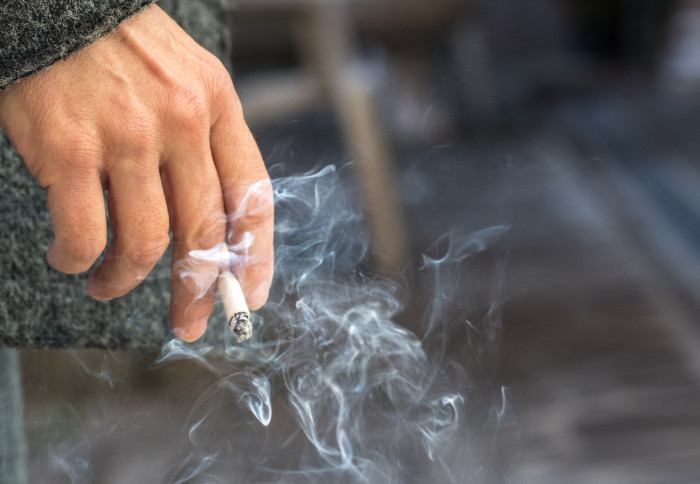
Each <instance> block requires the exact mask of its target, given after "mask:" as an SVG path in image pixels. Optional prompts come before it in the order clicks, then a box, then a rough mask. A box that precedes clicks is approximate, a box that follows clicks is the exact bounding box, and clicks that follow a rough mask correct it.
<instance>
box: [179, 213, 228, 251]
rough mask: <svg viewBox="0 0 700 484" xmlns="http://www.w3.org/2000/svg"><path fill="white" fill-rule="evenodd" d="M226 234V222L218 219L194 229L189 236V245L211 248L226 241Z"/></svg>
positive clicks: (198, 247)
mask: <svg viewBox="0 0 700 484" xmlns="http://www.w3.org/2000/svg"><path fill="white" fill-rule="evenodd" d="M225 234H226V224H225V222H224V221H223V220H219V219H217V220H216V221H212V222H211V223H207V224H204V225H202V226H201V227H199V228H198V229H197V230H196V231H194V232H193V233H192V234H191V236H190V238H189V243H188V246H189V247H190V248H193V249H210V248H212V247H215V246H217V245H218V244H221V243H222V242H223V241H224V236H225Z"/></svg>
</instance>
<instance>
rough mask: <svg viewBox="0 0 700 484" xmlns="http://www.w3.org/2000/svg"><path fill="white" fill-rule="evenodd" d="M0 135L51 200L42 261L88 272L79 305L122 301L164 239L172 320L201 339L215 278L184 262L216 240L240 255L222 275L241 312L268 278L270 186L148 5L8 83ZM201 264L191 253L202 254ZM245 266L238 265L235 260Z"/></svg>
mask: <svg viewBox="0 0 700 484" xmlns="http://www.w3.org/2000/svg"><path fill="white" fill-rule="evenodd" d="M0 126H2V128H3V130H4V131H5V133H6V134H7V136H8V138H9V139H10V141H11V142H12V144H13V145H14V147H15V148H16V149H17V151H18V153H19V154H20V155H21V156H22V157H23V158H24V160H25V163H26V165H27V168H28V169H29V171H30V172H31V174H32V175H33V176H34V177H35V178H36V180H37V181H38V182H39V184H40V185H41V186H43V187H45V188H47V189H48V202H49V212H50V214H51V222H52V224H53V228H54V235H55V239H54V241H53V244H52V245H51V247H50V248H49V250H48V253H47V260H48V262H49V264H50V265H51V266H52V267H54V268H55V269H57V270H59V271H61V272H65V273H71V274H73V273H79V272H83V271H86V270H88V269H89V268H90V267H91V266H92V265H93V263H94V262H95V260H96V259H97V258H98V257H99V256H100V254H101V253H102V251H103V250H104V247H105V245H106V240H107V229H106V222H105V211H104V201H103V200H104V199H103V190H108V208H109V214H110V221H111V224H112V229H113V233H114V242H113V243H112V244H111V246H110V247H109V249H108V250H107V252H106V254H105V257H104V259H103V261H102V262H101V263H100V264H99V265H96V266H95V267H93V268H92V271H91V273H90V276H89V278H88V283H87V290H88V292H89V294H90V295H91V296H92V297H94V298H96V299H99V300H108V299H112V298H116V297H119V296H122V295H124V294H126V293H127V292H129V291H130V290H131V289H133V288H134V287H135V286H136V285H138V284H139V282H140V281H141V280H143V279H144V278H145V277H146V275H147V274H148V273H149V272H150V271H151V269H152V268H153V266H154V265H155V264H156V262H157V261H158V260H159V259H160V257H161V256H162V255H163V252H164V251H165V250H166V248H167V247H168V244H169V242H170V237H169V234H168V231H169V230H170V231H171V232H172V234H173V258H172V268H171V270H172V294H171V300H170V320H171V325H172V327H173V329H174V331H175V334H176V335H177V336H178V337H180V338H182V339H184V340H187V341H193V340H196V339H197V338H199V337H200V336H201V335H202V334H203V333H204V330H205V329H206V323H207V318H208V316H209V314H210V313H211V311H212V308H213V305H214V301H215V298H216V294H215V287H216V284H215V282H216V278H217V276H218V273H219V267H218V265H217V264H216V263H214V262H208V261H202V260H201V259H196V258H193V257H192V256H190V253H191V251H201V250H208V249H215V248H216V247H218V246H220V245H221V243H223V242H224V240H226V241H227V242H228V243H229V244H231V245H233V246H234V251H236V249H237V248H238V249H240V251H243V252H246V253H245V254H240V253H239V255H244V256H245V257H242V258H240V259H239V263H235V264H234V266H233V267H232V270H233V271H234V273H236V275H237V276H238V277H239V279H240V281H241V284H242V287H243V289H244V292H245V295H246V298H247V301H248V304H249V305H250V307H251V308H252V309H256V308H258V307H260V306H262V304H264V302H265V300H266V299H267V293H268V290H269V287H270V282H271V279H272V262H273V261H272V258H273V253H272V230H273V202H272V188H271V184H270V180H269V177H268V175H267V172H266V170H265V166H264V164H263V161H262V158H261V156H260V152H259V151H258V148H257V146H256V144H255V141H254V140H253V137H252V135H251V133H250V131H249V130H248V128H247V126H246V124H245V121H244V119H243V114H242V111H241V106H240V104H239V101H238V97H237V96H236V93H235V90H234V88H233V84H232V82H231V79H230V77H229V75H228V73H227V72H226V70H225V68H224V67H223V66H222V64H221V63H220V62H219V61H218V60H217V59H216V58H215V57H214V56H213V55H212V54H210V53H209V52H207V51H206V50H205V49H203V48H202V47H201V46H199V45H198V44H197V43H196V42H195V41H194V40H192V39H191V38H190V37H189V36H188V35H187V34H186V33H185V32H184V31H183V30H182V29H180V27H179V26H178V25H177V24H176V23H175V22H174V21H173V20H172V19H171V18H170V17H168V15H167V14H165V13H164V12H163V11H162V10H161V9H160V8H159V7H157V6H150V7H148V8H147V9H146V10H144V11H143V12H142V13H140V14H138V15H136V16H134V17H132V18H130V19H128V20H127V21H125V22H123V23H122V24H121V25H120V26H119V27H117V29H116V30H115V32H114V33H112V34H107V35H105V36H104V37H102V38H101V39H99V40H98V41H97V42H95V43H94V44H92V45H90V46H89V47H87V48H85V49H83V50H82V51H80V52H78V53H76V54H74V55H72V56H71V57H69V58H68V59H67V60H65V61H61V62H58V63H57V64H55V65H54V66H52V67H51V68H49V69H48V70H46V71H43V72H40V73H38V74H35V75H33V76H31V77H29V78H27V79H25V80H23V81H21V82H18V83H16V84H13V85H12V86H10V87H9V88H8V89H7V90H6V91H5V92H4V93H2V94H1V95H0ZM199 253H201V252H199ZM240 261H242V262H240Z"/></svg>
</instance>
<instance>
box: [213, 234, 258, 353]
mask: <svg viewBox="0 0 700 484" xmlns="http://www.w3.org/2000/svg"><path fill="white" fill-rule="evenodd" d="M222 251H223V252H225V253H226V254H227V255H228V249H227V248H226V244H223V245H222ZM217 288H218V290H219V296H220V297H221V302H222V304H223V305H224V312H225V313H226V319H227V320H228V325H229V328H231V332H232V333H233V335H234V336H235V337H236V342H237V343H241V342H243V341H245V340H247V339H250V337H251V336H253V323H251V321H250V310H249V309H248V304H247V303H246V301H245V296H244V295H243V289H242V288H241V284H240V283H239V282H238V279H236V276H234V275H233V274H232V273H231V271H230V270H229V269H228V265H227V268H226V269H224V270H223V271H222V272H221V274H219V280H218V283H217Z"/></svg>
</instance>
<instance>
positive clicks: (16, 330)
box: [0, 0, 231, 483]
mask: <svg viewBox="0 0 700 484" xmlns="http://www.w3.org/2000/svg"><path fill="white" fill-rule="evenodd" d="M20 1H22V2H37V3H40V2H41V1H42V0H0V5H3V6H4V5H5V3H8V2H20ZM100 1H103V0H100ZM103 3H107V2H106V1H103ZM226 3H227V0H160V1H159V2H158V5H159V6H160V7H161V8H162V9H163V10H164V11H165V12H166V13H167V14H168V15H170V16H171V17H172V18H173V19H174V20H175V21H176V22H178V23H179V24H180V25H181V26H182V27H183V28H184V29H185V30H186V31H187V33H188V34H190V35H191V36H192V37H193V38H194V39H195V40H196V41H197V42H199V43H200V44H201V45H202V46H203V47H204V48H206V49H207V50H209V51H210V52H212V53H213V54H214V55H216V56H217V57H218V58H219V59H221V60H222V61H223V62H224V63H227V62H228V59H230V56H231V38H230V32H229V29H228V26H227V21H228V16H227V10H226V8H225V7H226ZM3 8H4V7H3ZM0 35H5V33H4V32H3V33H2V34H0ZM0 49H1V47H0ZM0 228H1V229H0V274H1V275H2V277H0V348H3V347H14V348H108V349H126V350H140V351H142V350H146V351H159V350H160V349H161V348H162V347H163V343H164V341H165V340H166V338H167V337H168V332H169V330H170V325H169V323H168V302H169V297H170V255H169V252H168V253H167V254H166V255H164V256H163V258H162V259H161V260H160V262H159V263H158V264H157V265H156V267H155V268H154V269H153V271H152V272H151V274H149V276H148V277H147V278H146V280H145V281H143V282H142V283H141V284H140V285H139V286H138V287H136V288H135V289H134V290H132V291H131V292H130V293H129V294H127V295H126V296H123V297H120V298H117V299H113V300H111V301H106V302H99V301H95V300H94V299H92V298H91V297H90V296H88V294H87V292H86V291H85V283H86V279H87V273H84V274H79V275H67V274H61V273H60V272H58V271H55V270H53V269H51V268H50V267H49V265H48V264H47V262H46V258H45V257H44V254H45V253H46V250H47V249H48V247H49V245H51V241H52V240H53V230H52V228H51V218H50V216H49V212H48V209H47V200H46V190H44V189H43V188H41V187H40V186H39V185H38V184H37V183H36V181H35V180H34V179H33V178H32V176H31V175H30V174H29V171H27V169H26V168H25V166H24V163H23V161H22V159H21V158H20V156H19V155H18V154H17V152H16V151H15V150H14V149H13V148H12V146H11V145H10V142H9V140H8V139H7V137H5V136H4V133H3V132H2V130H0ZM226 334H229V333H228V326H227V324H226V318H225V317H224V314H223V310H222V308H221V307H220V305H218V304H217V307H216V309H215V310H214V314H213V315H212V317H211V318H210V320H209V329H207V334H206V335H205V336H204V338H203V339H202V340H201V341H202V344H214V345H219V346H221V344H222V343H221V342H222V341H223V338H224V335H226ZM0 356H1V355H0ZM1 364H2V361H1V358H0V365H1ZM2 391H3V390H2V387H0V394H1V393H2ZM0 403H1V402H0ZM1 450H2V449H0V453H1ZM0 460H1V459H0ZM2 475H3V474H2V472H0V483H4V482H5V481H3V480H2Z"/></svg>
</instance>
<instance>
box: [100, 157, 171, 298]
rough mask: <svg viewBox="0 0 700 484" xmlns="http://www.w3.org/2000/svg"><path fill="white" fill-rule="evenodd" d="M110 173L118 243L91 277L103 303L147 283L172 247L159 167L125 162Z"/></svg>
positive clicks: (110, 200) (155, 164)
mask: <svg viewBox="0 0 700 484" xmlns="http://www.w3.org/2000/svg"><path fill="white" fill-rule="evenodd" d="M115 166H116V168H115V169H114V170H112V171H111V172H110V174H109V182H110V190H109V199H108V205H109V212H110V222H111V224H112V232H113V233H114V241H113V242H112V245H111V246H110V247H109V249H108V250H107V253H106V254H105V257H104V259H103V261H102V262H101V263H100V264H99V265H98V266H96V267H95V268H94V269H93V270H92V272H91V273H90V277H89V278H88V284H87V288H88V292H89V293H90V295H91V296H92V297H94V298H95V299H99V300H109V299H113V298H116V297H121V296H123V295H124V294H126V293H128V292H129V291H131V290H132V289H133V288H134V287H136V286H137V285H138V284H139V283H140V282H141V281H142V280H143V279H145V278H146V276H147V275H148V273H149V272H151V270H152V269H153V266H155V264H156V263H157V262H158V260H159V259H160V258H161V256H162V255H163V253H164V252H165V250H166V249H167V248H168V245H169V244H170V236H169V235H168V228H169V222H168V208H167V205H166V203H165V195H164V193H163V188H162V185H161V179H160V174H159V173H158V162H157V160H156V161H155V162H150V163H149V162H142V163H133V162H131V163H130V162H122V163H119V164H117V165H115Z"/></svg>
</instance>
